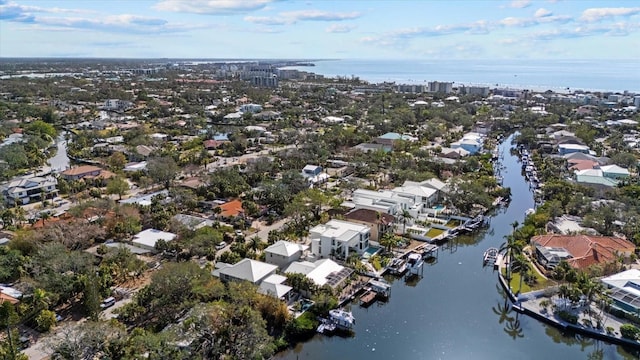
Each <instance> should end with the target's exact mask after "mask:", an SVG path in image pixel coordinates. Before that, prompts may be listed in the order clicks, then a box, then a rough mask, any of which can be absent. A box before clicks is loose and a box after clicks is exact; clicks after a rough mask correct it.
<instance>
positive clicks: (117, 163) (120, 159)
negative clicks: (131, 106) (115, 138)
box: [107, 151, 127, 171]
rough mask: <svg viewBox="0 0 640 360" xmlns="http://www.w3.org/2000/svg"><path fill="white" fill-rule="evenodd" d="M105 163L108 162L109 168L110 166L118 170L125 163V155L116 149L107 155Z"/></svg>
mask: <svg viewBox="0 0 640 360" xmlns="http://www.w3.org/2000/svg"><path fill="white" fill-rule="evenodd" d="M107 163H108V164H109V168H111V170H113V171H120V170H122V169H123V168H124V166H125V165H126V163H127V157H126V156H125V155H124V154H123V153H121V152H119V151H116V152H114V153H113V154H111V156H109V159H107Z"/></svg>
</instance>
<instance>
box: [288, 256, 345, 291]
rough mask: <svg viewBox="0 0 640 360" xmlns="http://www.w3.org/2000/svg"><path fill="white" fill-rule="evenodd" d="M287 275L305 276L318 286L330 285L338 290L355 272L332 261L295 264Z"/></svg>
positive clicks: (323, 260) (290, 267)
mask: <svg viewBox="0 0 640 360" xmlns="http://www.w3.org/2000/svg"><path fill="white" fill-rule="evenodd" d="M284 272H285V273H286V274H292V273H294V274H295V273H297V274H304V275H305V276H306V277H307V278H308V279H310V280H312V281H313V282H314V283H315V284H316V285H318V286H324V285H329V286H331V287H332V288H336V287H337V286H338V285H340V284H341V283H342V282H343V281H344V280H345V279H347V278H348V277H349V275H351V274H352V272H353V270H351V269H349V268H345V267H344V266H342V265H340V264H338V263H336V262H335V261H333V260H331V259H322V260H317V261H316V262H309V261H299V262H294V263H292V264H291V265H289V267H288V268H287V269H286V270H285V271H284Z"/></svg>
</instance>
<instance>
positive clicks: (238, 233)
mask: <svg viewBox="0 0 640 360" xmlns="http://www.w3.org/2000/svg"><path fill="white" fill-rule="evenodd" d="M236 236H244V233H243V232H242V230H236Z"/></svg>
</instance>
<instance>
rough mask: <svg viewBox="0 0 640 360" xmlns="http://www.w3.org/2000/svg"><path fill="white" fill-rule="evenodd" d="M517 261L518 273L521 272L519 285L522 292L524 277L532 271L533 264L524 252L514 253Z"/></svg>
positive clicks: (519, 291) (519, 290)
mask: <svg viewBox="0 0 640 360" xmlns="http://www.w3.org/2000/svg"><path fill="white" fill-rule="evenodd" d="M514 259H515V262H516V263H517V264H518V273H519V274H520V285H519V286H518V293H522V279H524V277H525V276H527V274H528V273H529V271H531V265H529V261H527V258H526V257H525V256H524V255H523V254H522V253H516V254H514Z"/></svg>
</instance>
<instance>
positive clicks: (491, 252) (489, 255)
mask: <svg viewBox="0 0 640 360" xmlns="http://www.w3.org/2000/svg"><path fill="white" fill-rule="evenodd" d="M498 252H499V250H498V249H497V248H489V249H487V251H485V252H484V255H483V257H482V263H483V264H484V265H486V264H490V263H495V262H496V259H498Z"/></svg>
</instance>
